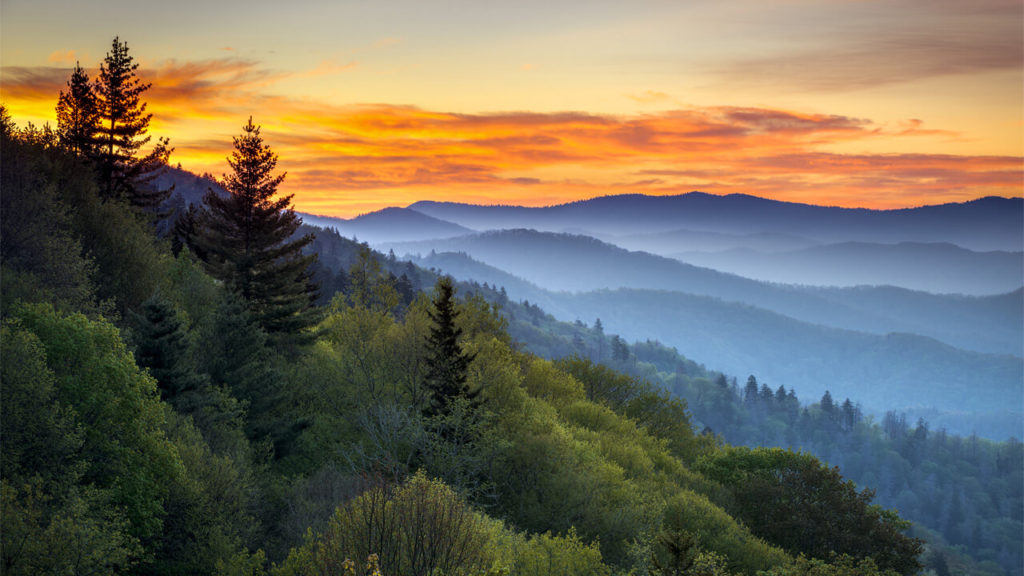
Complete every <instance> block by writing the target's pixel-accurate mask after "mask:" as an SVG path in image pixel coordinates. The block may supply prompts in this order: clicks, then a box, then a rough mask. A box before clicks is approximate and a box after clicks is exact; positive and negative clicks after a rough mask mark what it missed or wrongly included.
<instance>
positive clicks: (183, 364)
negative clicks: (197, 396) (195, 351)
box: [132, 296, 203, 407]
mask: <svg viewBox="0 0 1024 576" xmlns="http://www.w3.org/2000/svg"><path fill="white" fill-rule="evenodd" d="M132 320H133V327H134V329H135V330H134V331H133V333H132V340H133V341H134V343H135V347H136V349H135V361H136V362H137V363H138V365H139V366H142V367H145V368H149V373H150V374H152V375H153V377H154V378H156V381H157V384H158V385H159V387H160V395H161V397H163V399H164V400H167V401H170V402H172V403H173V404H174V405H175V406H176V407H178V406H179V404H180V402H179V401H180V400H182V396H183V395H188V394H189V393H195V392H196V391H197V389H198V388H200V387H201V386H202V385H203V381H202V379H201V378H200V377H199V376H198V374H196V373H195V372H194V371H192V370H190V366H189V361H188V358H187V354H188V343H187V341H186V339H185V328H184V326H183V325H182V322H181V319H180V318H179V317H178V313H177V312H176V311H175V310H174V307H173V306H172V305H171V303H170V302H168V301H167V300H165V299H163V298H160V297H159V296H154V297H152V298H150V299H149V300H147V301H146V302H145V303H144V304H143V305H142V311H141V312H139V313H134V312H133V313H132Z"/></svg>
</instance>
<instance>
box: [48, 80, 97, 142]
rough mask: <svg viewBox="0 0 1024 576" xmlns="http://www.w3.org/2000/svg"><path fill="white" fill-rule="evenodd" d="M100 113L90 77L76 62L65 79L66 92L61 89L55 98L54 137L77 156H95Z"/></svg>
mask: <svg viewBox="0 0 1024 576" xmlns="http://www.w3.org/2000/svg"><path fill="white" fill-rule="evenodd" d="M99 113H100V111H99V103H98V102H97V99H96V93H95V92H93V87H92V84H90V83H89V75H88V74H86V73H85V70H83V69H82V67H81V66H79V64H78V62H75V70H74V72H72V73H71V79H70V80H68V91H67V92H64V91H63V90H61V92H60V97H59V98H58V99H57V137H58V138H59V139H60V143H61V144H62V145H63V146H64V147H65V148H67V149H68V150H71V151H72V152H74V153H76V154H79V155H82V156H85V157H87V158H92V157H94V156H95V153H96V130H97V127H98V125H99V119H100V118H99Z"/></svg>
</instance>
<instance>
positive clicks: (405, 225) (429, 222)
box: [299, 208, 473, 244]
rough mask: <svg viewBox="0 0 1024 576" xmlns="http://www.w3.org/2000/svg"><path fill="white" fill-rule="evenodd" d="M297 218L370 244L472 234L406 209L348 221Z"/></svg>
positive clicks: (324, 217) (372, 214)
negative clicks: (334, 229) (333, 229)
mask: <svg viewBox="0 0 1024 576" xmlns="http://www.w3.org/2000/svg"><path fill="white" fill-rule="evenodd" d="M299 215H300V216H301V217H302V219H303V221H304V222H306V223H308V224H312V225H314V226H321V227H323V228H336V229H337V230H338V233H339V234H341V235H342V236H345V237H349V238H351V237H353V236H355V237H356V238H358V239H359V240H360V241H362V242H368V243H370V244H378V243H381V242H409V241H415V240H426V239H431V238H451V237H453V236H461V235H464V234H469V233H472V232H473V231H472V230H470V229H469V228H466V227H464V226H460V225H458V224H453V223H451V222H446V221H444V220H440V219H438V218H434V217H432V216H429V215H426V214H423V213H422V212H417V211H415V210H410V209H408V208H384V209H383V210H377V211H375V212H370V213H368V214H362V215H360V216H356V217H355V218H351V219H345V218H334V217H332V216H317V215H314V214H305V213H300V214H299Z"/></svg>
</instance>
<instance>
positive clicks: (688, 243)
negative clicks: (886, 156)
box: [567, 229, 819, 256]
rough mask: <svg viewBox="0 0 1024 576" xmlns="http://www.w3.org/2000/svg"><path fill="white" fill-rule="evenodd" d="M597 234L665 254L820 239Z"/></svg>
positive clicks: (774, 247)
mask: <svg viewBox="0 0 1024 576" xmlns="http://www.w3.org/2000/svg"><path fill="white" fill-rule="evenodd" d="M567 232H568V230H567ZM595 236H596V237H597V238H600V239H601V240H604V241H605V242H608V243H610V244H615V245H616V246H620V247H622V248H625V249H627V250H641V251H643V252H650V253H652V254H659V255H661V256H674V255H675V254H677V253H680V252H723V251H726V250H741V249H748V250H758V251H760V252H789V251H793V250H800V249H803V248H809V247H811V246H818V245H819V243H818V242H815V241H814V240H811V239H809V238H803V237H801V236H796V235H793V234H784V233H781V232H757V233H753V234H725V233H722V232H708V231H699V230H687V229H680V230H669V231H667V232H651V233H647V234H626V235H614V234H605V235H601V234H597V235H595Z"/></svg>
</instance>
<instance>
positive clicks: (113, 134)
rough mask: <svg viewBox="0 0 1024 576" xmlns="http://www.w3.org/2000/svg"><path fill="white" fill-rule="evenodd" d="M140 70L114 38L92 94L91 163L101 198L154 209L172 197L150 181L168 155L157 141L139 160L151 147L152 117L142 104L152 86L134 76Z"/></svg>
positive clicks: (165, 142) (125, 46) (163, 140)
mask: <svg viewBox="0 0 1024 576" xmlns="http://www.w3.org/2000/svg"><path fill="white" fill-rule="evenodd" d="M138 67H139V65H138V64H136V63H134V61H133V59H132V57H131V56H129V55H128V44H127V43H125V42H121V41H120V40H119V39H118V38H114V42H113V46H112V47H111V49H110V52H108V53H107V56H106V58H105V59H104V60H103V63H102V64H100V75H99V78H98V79H97V81H96V84H95V86H94V88H93V90H94V93H95V95H96V98H97V103H98V120H99V122H98V124H97V126H96V135H97V139H96V149H95V154H94V159H95V161H96V165H97V167H98V168H99V178H100V190H101V192H103V194H104V195H106V196H107V197H117V198H124V199H126V200H128V201H129V202H131V203H132V205H134V206H138V207H141V208H145V209H155V208H156V207H158V206H159V205H160V204H161V203H162V202H163V201H164V200H166V199H167V197H168V196H169V195H170V190H160V189H159V188H157V187H156V186H154V185H153V179H154V178H156V176H157V175H158V174H159V170H160V169H161V168H163V167H164V166H166V165H167V159H168V157H170V154H171V151H172V149H171V148H169V147H168V144H169V141H168V140H167V139H166V138H160V139H159V140H158V142H157V144H156V145H155V146H154V147H153V149H152V150H150V152H149V153H148V154H146V155H145V156H139V155H138V154H139V151H140V149H141V148H142V147H143V146H145V145H146V144H148V143H149V140H150V137H149V136H146V131H147V130H148V129H149V120H150V118H152V116H153V115H152V114H148V113H146V103H145V102H142V100H141V96H142V93H143V92H145V91H146V90H148V89H149V87H150V84H148V83H146V84H144V83H142V82H141V81H140V80H139V78H138V77H137V76H136V75H135V71H136V70H137V69H138Z"/></svg>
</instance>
